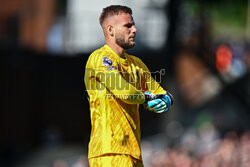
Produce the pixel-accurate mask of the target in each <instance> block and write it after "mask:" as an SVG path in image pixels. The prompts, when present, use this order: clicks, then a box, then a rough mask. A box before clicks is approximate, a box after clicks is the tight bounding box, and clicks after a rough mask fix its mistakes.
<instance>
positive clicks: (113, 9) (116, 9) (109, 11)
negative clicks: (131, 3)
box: [99, 5, 132, 26]
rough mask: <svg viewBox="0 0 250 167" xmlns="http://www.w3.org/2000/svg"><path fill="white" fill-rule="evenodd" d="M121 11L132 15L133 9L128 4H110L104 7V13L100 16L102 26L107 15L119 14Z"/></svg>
mask: <svg viewBox="0 0 250 167" xmlns="http://www.w3.org/2000/svg"><path fill="white" fill-rule="evenodd" d="M120 13H128V14H130V15H132V10H131V8H129V7H127V6H121V5H110V6H108V7H106V8H103V10H102V13H101V15H100V17H99V21H100V24H101V26H102V24H103V22H104V20H105V19H106V18H107V17H109V16H113V15H119V14H120Z"/></svg>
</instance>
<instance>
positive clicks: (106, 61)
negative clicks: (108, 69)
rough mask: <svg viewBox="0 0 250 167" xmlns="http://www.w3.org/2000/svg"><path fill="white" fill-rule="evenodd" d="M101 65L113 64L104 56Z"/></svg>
mask: <svg viewBox="0 0 250 167" xmlns="http://www.w3.org/2000/svg"><path fill="white" fill-rule="evenodd" d="M102 64H103V65H104V66H112V65H113V62H112V61H111V60H110V59H109V58H108V56H105V57H104V58H102Z"/></svg>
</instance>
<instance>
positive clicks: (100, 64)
mask: <svg viewBox="0 0 250 167" xmlns="http://www.w3.org/2000/svg"><path fill="white" fill-rule="evenodd" d="M118 69H119V68H118V64H117V61H116V60H115V59H114V58H113V57H112V56H109V55H107V54H105V53H104V54H103V53H101V52H96V53H95V52H94V53H93V54H91V55H90V57H89V60H88V62H87V65H86V71H85V85H86V88H87V89H88V90H91V91H100V90H104V89H105V90H107V92H108V93H110V94H112V95H114V96H115V98H117V99H120V100H122V101H123V102H125V103H128V104H142V103H144V101H145V96H144V94H143V93H142V92H141V91H140V90H137V89H136V88H135V87H134V86H133V85H132V84H130V83H128V82H127V81H126V80H125V79H124V78H123V77H122V75H121V74H120V72H119V70H118Z"/></svg>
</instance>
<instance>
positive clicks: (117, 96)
mask: <svg viewBox="0 0 250 167" xmlns="http://www.w3.org/2000/svg"><path fill="white" fill-rule="evenodd" d="M99 21H100V24H101V26H102V29H103V32H104V36H105V41H106V44H105V45H104V46H103V47H101V48H99V49H97V50H96V51H94V52H93V53H92V54H91V55H90V56H89V58H88V61H87V64H86V70H85V78H84V81H85V85H86V88H87V91H88V95H89V103H90V112H91V125H92V129H91V136H90V142H89V150H88V159H89V165H90V167H137V166H138V167H141V166H143V163H142V157H141V148H140V137H141V136H140V133H141V132H140V118H139V105H140V104H143V105H144V106H145V107H146V108H147V109H148V110H150V111H152V112H156V113H163V112H167V111H168V110H169V109H170V107H171V105H172V104H173V98H172V96H171V95H170V94H169V93H168V92H166V91H165V90H164V89H163V88H162V87H161V86H160V85H159V84H158V83H157V82H156V81H155V80H154V79H153V78H152V77H151V75H150V72H149V70H148V68H147V67H146V65H145V64H144V63H143V62H142V61H141V60H140V59H139V58H137V57H134V56H132V55H129V54H127V53H126V52H125V50H127V49H130V48H132V47H133V46H134V45H135V41H134V40H135V36H136V32H137V29H136V27H135V23H134V20H133V17H132V10H131V9H130V8H129V7H126V6H120V5H111V6H108V7H106V8H104V9H103V11H102V13H101V16H100V19H99Z"/></svg>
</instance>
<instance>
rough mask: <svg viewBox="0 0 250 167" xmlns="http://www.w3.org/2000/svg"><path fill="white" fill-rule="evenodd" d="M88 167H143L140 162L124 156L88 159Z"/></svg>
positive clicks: (115, 155)
mask: <svg viewBox="0 0 250 167" xmlns="http://www.w3.org/2000/svg"><path fill="white" fill-rule="evenodd" d="M89 166H90V167H143V164H142V161H141V160H138V159H134V158H133V157H131V156H129V155H125V154H114V155H105V156H100V157H96V158H90V159H89Z"/></svg>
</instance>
